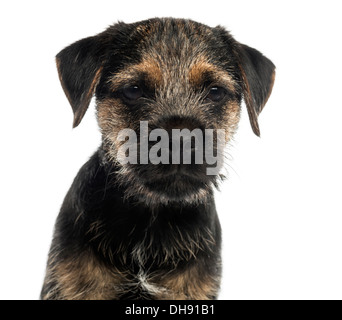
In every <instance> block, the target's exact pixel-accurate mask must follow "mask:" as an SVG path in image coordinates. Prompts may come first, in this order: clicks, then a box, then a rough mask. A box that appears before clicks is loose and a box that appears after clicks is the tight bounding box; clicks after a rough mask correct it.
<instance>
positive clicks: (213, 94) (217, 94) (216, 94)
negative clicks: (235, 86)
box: [206, 87, 227, 102]
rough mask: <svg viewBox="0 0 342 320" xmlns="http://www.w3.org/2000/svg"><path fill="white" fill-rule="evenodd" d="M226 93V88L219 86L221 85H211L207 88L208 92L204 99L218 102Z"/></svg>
mask: <svg viewBox="0 0 342 320" xmlns="http://www.w3.org/2000/svg"><path fill="white" fill-rule="evenodd" d="M226 94H227V91H226V89H224V88H221V87H212V88H211V89H210V90H209V93H208V94H207V96H206V99H208V100H211V101H214V102H219V101H221V100H223V98H224V97H225V96H226Z"/></svg>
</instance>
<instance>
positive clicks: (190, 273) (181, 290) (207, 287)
mask: <svg viewBox="0 0 342 320" xmlns="http://www.w3.org/2000/svg"><path fill="white" fill-rule="evenodd" d="M200 271H201V270H199V267H198V266H197V265H195V266H192V267H190V268H187V269H186V270H185V271H184V272H182V273H175V274H171V275H170V274H169V275H166V276H164V277H163V278H162V279H161V280H160V281H158V283H156V284H157V286H158V287H160V288H162V289H161V290H160V292H159V293H158V294H157V295H156V299H160V300H210V299H212V298H213V297H215V296H217V294H218V290H219V279H215V278H213V277H212V276H210V275H208V274H203V272H200ZM202 271H203V270H202Z"/></svg>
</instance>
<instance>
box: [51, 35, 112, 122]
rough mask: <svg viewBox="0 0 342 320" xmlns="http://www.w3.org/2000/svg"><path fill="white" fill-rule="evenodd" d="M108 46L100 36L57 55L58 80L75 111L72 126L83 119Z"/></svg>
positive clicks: (78, 43) (86, 39) (86, 40)
mask: <svg viewBox="0 0 342 320" xmlns="http://www.w3.org/2000/svg"><path fill="white" fill-rule="evenodd" d="M104 55H105V46H104V44H103V41H102V39H101V36H100V35H98V36H94V37H89V38H85V39H82V40H79V41H77V42H75V43H73V44H71V45H70V46H68V47H66V48H65V49H63V50H62V51H61V52H60V53H58V54H57V56H56V63H57V69H58V74H59V79H60V81H61V84H62V87H63V90H64V92H65V94H66V96H67V98H68V100H69V102H70V104H71V107H72V110H73V112H74V122H73V127H74V128H75V127H77V126H78V125H79V123H80V122H81V120H82V118H83V116H84V114H85V112H86V111H87V108H88V106H89V103H90V100H91V98H92V96H93V94H94V91H95V89H96V86H97V84H98V82H99V80H100V77H101V71H102V66H103V62H104Z"/></svg>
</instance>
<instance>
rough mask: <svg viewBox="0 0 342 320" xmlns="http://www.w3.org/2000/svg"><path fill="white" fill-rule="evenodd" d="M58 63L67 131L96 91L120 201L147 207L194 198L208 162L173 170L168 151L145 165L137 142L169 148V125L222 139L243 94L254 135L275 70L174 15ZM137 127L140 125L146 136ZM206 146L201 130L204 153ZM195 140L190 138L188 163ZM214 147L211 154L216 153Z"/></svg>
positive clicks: (117, 32)
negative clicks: (132, 155) (123, 193)
mask: <svg viewBox="0 0 342 320" xmlns="http://www.w3.org/2000/svg"><path fill="white" fill-rule="evenodd" d="M57 66H58V71H59V75H60V79H61V83H62V86H63V89H64V91H65V93H66V95H67V97H68V99H69V101H70V103H71V105H72V108H73V111H74V126H77V125H78V124H79V123H80V121H81V120H82V117H83V116H84V114H85V112H86V110H87V107H88V105H89V103H90V100H91V98H92V96H93V94H94V93H95V95H96V99H97V115H98V122H99V126H100V128H101V131H102V135H103V147H104V149H105V152H106V156H107V158H108V159H109V161H110V162H112V163H113V164H115V165H116V167H117V168H119V171H118V176H119V177H121V182H122V183H123V184H126V187H128V188H127V196H135V197H137V198H139V199H142V200H143V201H144V202H146V203H148V204H156V203H167V202H169V201H177V202H179V201H185V202H189V203H191V202H200V201H201V199H204V198H205V196H206V195H207V194H208V193H209V192H210V190H211V184H215V180H216V178H217V175H208V174H207V169H208V167H210V166H211V165H212V164H210V163H208V161H206V159H204V161H203V163H194V162H193V161H191V164H185V163H182V161H181V162H180V163H177V164H174V163H172V161H171V160H172V157H171V152H170V153H168V155H169V156H168V159H170V162H169V163H168V164H165V163H159V164H155V163H147V164H146V162H144V163H143V161H142V150H143V148H142V147H141V144H142V141H145V142H146V141H148V146H147V153H148V152H149V151H150V150H151V148H153V144H156V143H157V142H158V141H160V140H161V137H160V139H159V140H158V139H151V138H150V140H148V134H149V133H151V130H153V129H163V130H164V132H166V133H167V134H169V145H170V148H169V149H170V150H171V149H172V144H173V140H172V132H173V131H172V130H173V129H178V130H182V129H189V130H190V131H192V130H194V129H199V130H200V132H203V133H204V132H205V130H207V129H213V132H214V134H213V136H212V137H213V139H212V141H214V142H215V141H216V142H218V140H219V139H218V135H217V134H216V132H217V130H221V131H222V130H223V131H224V135H223V138H222V136H221V140H222V139H223V140H224V141H225V142H228V141H229V140H230V139H231V137H232V135H233V134H234V132H235V130H236V128H237V124H238V121H239V115H240V103H241V100H242V97H243V98H244V100H245V103H246V106H247V108H248V114H249V118H250V121H251V125H252V129H253V131H254V132H255V133H256V134H257V135H259V126H258V122H257V116H258V114H259V113H260V112H261V110H262V108H263V106H264V105H265V103H266V101H267V99H268V97H269V95H270V93H271V90H272V86H273V81H274V65H273V64H272V62H271V61H270V60H268V59H267V58H266V57H264V56H263V55H262V54H261V53H260V52H258V51H256V50H254V49H252V48H249V47H247V46H245V45H242V44H240V43H238V42H237V41H235V40H234V39H233V38H232V37H231V36H230V34H229V33H228V32H227V31H225V30H224V29H223V28H221V27H216V28H210V27H207V26H205V25H202V24H199V23H196V22H193V21H189V20H181V19H152V20H147V21H143V22H139V23H134V24H124V23H118V24H115V25H114V26H112V27H110V28H108V29H107V30H106V31H104V32H103V33H101V34H99V35H97V36H95V37H90V38H86V39H83V40H80V41H78V42H76V43H74V44H72V45H71V46H69V47H67V48H66V49H64V50H62V51H61V52H60V53H59V54H58V55H57ZM142 121H143V123H148V129H147V131H146V130H145V131H144V130H142V128H141V124H142ZM126 129H131V130H133V131H134V132H135V133H136V134H137V141H136V142H137V144H136V155H137V162H136V163H124V164H123V163H118V155H119V153H120V147H121V146H122V145H123V144H125V141H119V139H118V136H119V133H120V132H122V130H126ZM144 135H147V136H146V137H144ZM151 140H154V141H155V142H153V143H152V141H151ZM205 141H207V140H206V136H205V134H203V140H202V141H201V142H199V143H200V144H201V146H202V145H203V148H202V151H203V153H205V151H206V148H207V146H206V144H205ZM193 144H194V141H192V142H191V141H190V145H189V148H190V156H191V160H193V159H194V158H195V155H194V154H195V152H194V150H195V149H196V148H195V147H194V145H193ZM216 146H217V144H216V145H215V146H214V148H213V152H214V153H216V154H218V153H219V150H218V148H217V147H216ZM196 147H197V146H196ZM145 149H146V148H145ZM145 149H144V150H145ZM170 150H169V151H170Z"/></svg>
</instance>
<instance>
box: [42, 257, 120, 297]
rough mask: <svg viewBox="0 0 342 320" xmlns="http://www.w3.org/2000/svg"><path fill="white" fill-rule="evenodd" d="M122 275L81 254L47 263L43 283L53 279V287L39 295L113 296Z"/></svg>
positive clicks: (93, 258) (118, 286)
mask: <svg viewBox="0 0 342 320" xmlns="http://www.w3.org/2000/svg"><path fill="white" fill-rule="evenodd" d="M52 260H53V259H52ZM123 279H124V275H123V274H121V273H119V272H115V271H110V270H109V269H108V268H106V267H105V266H102V265H101V264H100V263H99V262H98V261H97V260H96V258H95V257H94V256H93V255H91V254H89V253H88V254H82V255H81V256H78V257H74V258H70V259H67V260H64V261H59V262H57V263H56V264H55V265H54V266H51V265H50V268H48V273H47V278H46V284H49V283H53V284H54V288H53V289H52V290H50V291H49V292H48V293H47V294H46V295H45V296H44V297H43V299H44V300H49V299H57V300H107V299H115V298H117V297H118V296H117V294H118V293H119V292H120V283H122V281H123Z"/></svg>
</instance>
